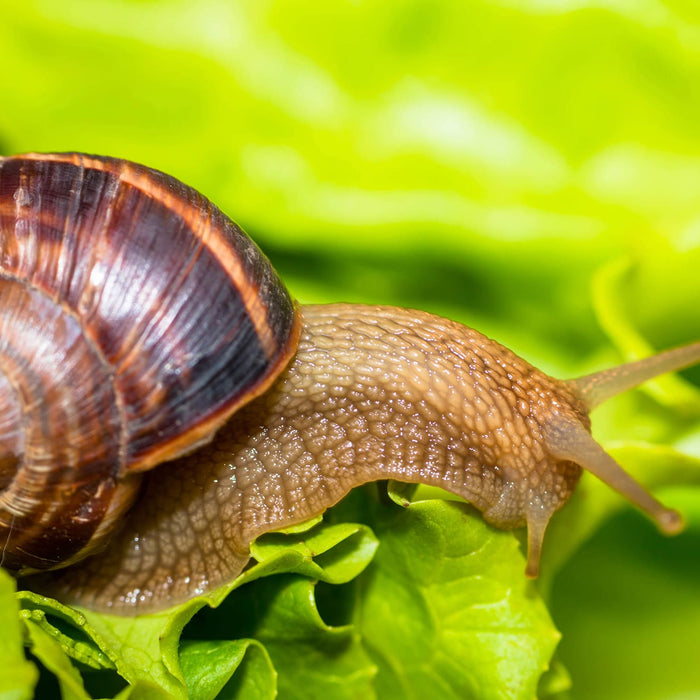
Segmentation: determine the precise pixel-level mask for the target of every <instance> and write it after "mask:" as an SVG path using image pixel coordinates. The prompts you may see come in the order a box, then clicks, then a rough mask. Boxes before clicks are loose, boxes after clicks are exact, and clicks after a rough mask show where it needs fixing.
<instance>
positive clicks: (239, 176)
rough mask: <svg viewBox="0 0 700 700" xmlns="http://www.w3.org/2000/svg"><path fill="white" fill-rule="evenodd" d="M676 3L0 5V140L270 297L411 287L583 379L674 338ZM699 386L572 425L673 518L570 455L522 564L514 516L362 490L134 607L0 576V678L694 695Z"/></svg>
mask: <svg viewBox="0 0 700 700" xmlns="http://www.w3.org/2000/svg"><path fill="white" fill-rule="evenodd" d="M698 20H700V15H699V14H698V12H697V9H696V7H695V5H694V4H693V3H692V2H687V1H683V0H656V1H652V0H648V1H641V0H640V2H636V3H631V2H629V1H627V0H611V1H609V2H605V3H601V2H595V1H594V0H561V1H556V2H555V1H554V0H523V2H513V1H512V0H466V1H464V2H458V1H451V0H435V1H428V0H382V2H379V1H378V0H368V1H367V2H354V1H351V0H334V1H333V2H324V3H319V2H316V1H314V0H262V1H260V2H258V1H257V0H256V1H253V0H250V1H248V0H244V1H243V2H238V1H237V0H198V2H196V3H194V2H188V1H187V0H62V2H60V3H59V2H54V1H53V0H27V1H25V2H14V3H11V2H5V3H3V7H2V22H0V57H1V58H2V76H3V79H2V85H3V99H2V109H0V153H11V152H21V151H26V150H37V151H48V150H80V151H87V152H93V153H104V154H109V155H117V156H123V157H127V158H131V159H133V160H137V161H140V162H144V163H147V164H149V165H152V166H154V167H158V168H160V169H162V170H164V171H166V172H169V173H172V174H173V175H176V176H178V177H180V178H181V179H183V180H184V181H186V182H188V183H189V184H192V185H193V186H195V187H197V188H198V189H200V190H201V191H202V192H204V193H205V194H207V195H208V196H209V197H211V198H212V199H213V200H214V201H215V202H217V203H218V204H219V205H220V206H221V207H222V208H223V209H224V210H225V211H227V212H228V213H230V214H231V215H232V216H233V218H234V219H236V220H237V221H239V222H240V223H241V224H242V225H243V226H244V227H245V228H246V229H247V230H249V231H250V232H251V233H252V234H253V235H254V237H255V238H256V240H258V242H259V243H260V245H261V247H262V248H263V249H264V250H265V251H266V252H267V253H268V254H269V256H270V257H271V259H272V260H273V262H274V263H275V265H276V267H277V268H278V269H279V270H280V272H281V274H282V276H283V277H284V278H285V279H286V281H287V282H288V284H289V287H290V289H291V290H292V292H293V293H294V295H295V296H296V297H297V298H299V299H300V300H301V301H304V302H312V301H313V302H323V301H333V300H348V301H366V302H373V303H396V304H401V305H406V306H414V307H420V308H424V309H427V310H430V311H433V312H436V313H440V314H443V315H447V316H450V317H452V318H455V319H457V320H461V321H464V322H466V323H468V324H469V325H472V326H475V327H477V328H479V329H480V330H482V331H484V332H486V333H487V334H489V335H491V336H493V337H496V338H497V339H498V340H500V341H502V342H503V343H505V344H506V345H508V346H510V347H512V348H513V349H514V350H515V351H516V352H519V353H520V354H522V355H523V356H525V357H526V358H527V359H528V360H530V361H532V362H533V363H534V364H536V365H538V366H540V367H542V369H544V370H546V371H550V372H551V373H553V374H556V375H559V376H569V375H575V374H582V373H585V372H589V371H593V370H595V369H598V368H601V367H604V366H607V365H611V364H615V363H617V362H619V361H620V360H622V359H628V358H631V357H635V356H639V355H643V354H647V353H650V352H652V351H653V350H654V349H657V348H662V347H666V346H669V345H672V344H676V343H681V342H684V341H690V340H694V339H697V338H698V337H700V315H699V314H698V306H697V300H698V299H699V298H700V275H698V274H697V270H698V269H699V268H700V223H699V222H700V197H698V183H700V131H698V128H697V125H698V123H700V93H699V92H698V91H697V89H696V86H697V85H698V82H699V81H700V52H698V50H697V49H698V45H699V43H700V39H699V37H700V33H699V32H698V24H697V23H698ZM698 384H700V370H698V369H695V370H690V371H688V372H685V373H684V375H683V376H682V377H681V376H675V377H667V378H663V379H662V380H659V381H656V382H653V383H650V384H649V386H647V387H645V388H644V389H643V390H641V391H635V392H630V393H629V394H628V395H626V396H623V397H620V398H619V399H616V400H615V401H613V402H611V403H610V404H609V405H605V406H603V407H601V408H600V409H599V410H597V411H596V413H595V414H594V416H593V419H594V433H595V435H596V437H598V438H599V439H600V440H601V441H602V442H603V443H604V444H605V445H606V447H608V448H609V449H610V450H611V452H613V453H614V454H615V456H616V457H617V458H618V460H619V461H620V462H621V463H622V464H623V465H625V467H627V468H629V469H630V471H632V472H633V473H634V474H635V475H637V476H638V478H639V479H640V480H642V481H643V482H645V483H647V484H649V485H650V486H652V487H653V488H654V489H655V490H656V491H658V493H659V495H660V496H661V497H663V499H664V500H665V501H667V502H668V503H669V504H670V505H673V506H675V507H678V508H679V509H681V510H682V511H683V513H684V514H685V516H686V518H687V520H688V523H689V527H688V530H687V532H686V533H684V534H683V535H681V536H680V537H678V538H676V539H674V540H672V541H671V540H669V541H667V540H664V539H663V538H661V536H659V535H658V534H657V533H656V532H655V531H654V530H653V528H651V527H650V526H649V524H648V523H647V521H646V520H644V518H642V517H641V516H639V515H638V514H636V513H632V512H631V511H630V509H629V507H628V506H626V505H625V504H624V503H623V502H622V500H621V499H620V498H619V497H618V496H617V495H615V494H614V493H612V492H611V491H610V490H609V489H607V488H606V487H604V486H602V485H601V484H599V483H598V482H596V481H595V479H593V478H588V477H586V476H584V479H583V480H582V483H581V486H580V488H579V489H578V491H577V493H576V494H575V496H574V498H573V499H572V501H571V503H570V504H569V505H568V506H567V507H566V508H565V509H564V510H562V512H561V513H560V514H558V515H557V517H556V518H555V519H554V521H553V523H552V527H551V531H550V532H549V533H548V537H547V540H546V542H545V552H544V562H543V572H542V577H541V579H540V580H539V581H538V582H537V583H536V584H526V583H525V582H524V579H523V577H522V570H523V559H522V555H521V548H520V547H519V540H518V539H517V537H518V535H513V534H512V533H506V532H498V531H495V530H493V529H492V528H489V527H487V526H486V525H484V523H483V521H482V519H481V518H480V516H479V515H478V514H475V513H474V512H473V511H472V510H470V509H468V508H467V507H465V506H463V505H459V506H457V505H454V504H449V503H448V504H445V503H443V502H441V501H432V500H427V496H426V493H428V492H426V491H424V490H421V489H419V490H418V492H417V494H416V495H414V496H412V498H413V499H414V500H413V502H412V504H411V505H409V506H408V507H406V508H401V507H400V506H399V505H397V504H396V503H393V502H391V500H390V499H387V498H376V497H375V491H374V490H373V489H371V488H368V489H363V490H361V491H359V492H358V493H356V494H353V495H352V497H351V498H350V499H349V500H348V501H346V502H344V503H341V504H340V505H339V506H338V507H336V508H335V509H333V510H332V511H330V512H329V513H328V514H327V517H326V518H325V519H324V521H323V522H322V523H315V524H310V525H309V526H308V527H307V528H305V529H304V528H302V529H297V530H296V531H293V532H287V533H286V534H280V535H278V534H275V535H270V536H266V537H265V538H261V539H260V540H259V541H258V542H257V543H256V545H255V547H254V550H253V551H254V555H255V557H256V560H257V562H258V563H257V564H256V565H255V566H253V567H252V568H251V569H250V570H248V571H247V572H246V573H245V575H244V576H242V577H240V579H239V580H237V581H236V582H233V583H232V584H231V585H229V586H227V587H226V588H225V589H223V590H221V591H217V592H216V593H215V594H213V595H212V596H210V597H209V598H208V599H207V600H206V601H204V600H202V601H194V602H191V603H188V604H186V605H184V606H180V607H179V608H177V609H175V610H174V611H169V612H167V613H164V614H161V615H153V616H145V617H142V618H137V619H133V620H132V619H120V618H114V617H110V616H104V615H95V614H93V613H88V612H86V611H76V610H69V609H66V608H65V607H63V606H61V605H59V604H57V603H55V602H54V601H51V600H47V599H43V598H41V597H39V596H35V595H33V594H28V593H20V594H19V599H18V598H16V597H15V594H14V592H13V589H12V582H11V581H10V580H9V579H8V577H7V576H4V575H0V616H1V617H2V622H3V626H4V630H5V634H4V635H3V638H2V640H1V641H0V647H1V648H2V652H3V654H2V658H3V659H4V660H5V663H3V667H2V668H3V670H1V671H0V697H3V698H4V697H7V698H29V697H31V695H32V692H33V689H34V688H36V689H37V690H36V693H37V695H38V696H39V697H53V696H55V695H56V694H57V693H59V692H60V693H61V694H62V697H63V698H80V699H82V698H89V697H119V698H122V699H126V698H129V699H130V700H134V699H136V698H159V697H162V698H184V697H187V696H189V697H192V698H214V697H219V698H237V697H238V698H241V697H245V698H272V697H274V696H275V693H276V692H279V696H280V697H283V698H287V697H291V698H294V697H299V698H302V697H303V698H313V697H323V698H329V699H331V698H336V697H338V698H345V697H348V698H349V697H363V698H372V697H377V698H382V699H383V698H392V697H401V698H404V697H416V698H417V697H428V696H436V697H437V696H439V697H445V698H450V697H455V698H456V697H460V698H462V697H474V698H517V697H533V695H534V694H535V693H537V695H538V696H539V697H541V698H545V697H563V696H565V695H566V696H568V697H570V698H572V699H573V700H576V699H581V700H584V699H585V698H598V697H615V698H621V699H624V698H636V699H639V700H655V699H660V698H667V697H670V696H672V695H675V696H680V695H681V694H683V695H684V696H687V697H691V696H693V695H697V694H698V693H700V677H699V675H698V665H697V664H696V663H695V662H694V657H693V656H692V653H693V650H697V648H700V633H698V631H697V630H698V628H699V627H700V625H699V624H698V622H699V621H700V597H699V596H698V595H697V581H698V579H699V578H700V576H699V574H700V564H698V561H700V560H699V559H698V556H697V552H698V544H699V541H698V528H699V527H700V515H699V514H700V490H699V489H698V484H699V483H700V393H699V391H700V390H698ZM431 493H432V492H431ZM392 495H393V498H394V499H395V500H396V501H397V502H399V503H409V502H411V499H410V498H408V497H407V495H406V492H405V490H402V489H400V488H397V489H394V490H393V491H392ZM415 499H418V500H415ZM0 574H2V572H0ZM243 584H245V585H243ZM17 600H19V607H18V603H17ZM207 603H209V604H212V605H217V606H219V607H217V608H216V609H215V610H211V609H210V608H209V607H208V606H207ZM545 605H546V606H547V607H545ZM550 615H551V616H552V618H553V620H554V623H553V622H552V620H551V619H550ZM555 626H556V629H555ZM557 629H558V630H559V632H560V633H561V635H562V641H561V643H560V645H559V648H558V650H557V651H556V653H555V652H554V648H555V646H556V645H557V640H558V638H559V634H558V632H557V631H556V630H557ZM23 642H24V644H25V646H26V648H27V649H28V650H29V653H30V659H31V660H30V661H25V656H24V652H23V650H22V643H23ZM553 654H555V656H554V658H552V655H553ZM547 667H549V670H548V671H546V672H545V669H546V668H547ZM39 668H41V669H42V674H41V676H40V677H38V674H37V669H39ZM543 673H544V675H543ZM38 678H39V680H37V679H38ZM37 683H38V685H36V684H37ZM570 686H571V687H570Z"/></svg>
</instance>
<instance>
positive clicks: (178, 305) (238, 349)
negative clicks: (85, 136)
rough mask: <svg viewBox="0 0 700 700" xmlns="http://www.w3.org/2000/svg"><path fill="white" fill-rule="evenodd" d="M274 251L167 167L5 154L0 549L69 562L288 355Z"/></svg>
mask: <svg viewBox="0 0 700 700" xmlns="http://www.w3.org/2000/svg"><path fill="white" fill-rule="evenodd" d="M298 326H299V322H298V318H297V314H296V312H295V309H294V305H293V302H292V301H291V299H290V297H289V295H288V294H287V292H286V290H285V288H284V286H283V285H282V283H281V282H280V280H279V279H278V277H277V276H276V274H275V272H274V270H273V269H272V267H271V266H270V264H269V262H268V260H267V259H266V258H265V257H264V256H263V255H262V253H261V252H260V251H259V249H258V248H257V247H256V246H255V244H254V243H252V242H251V241H250V239H249V238H248V237H247V236H245V234H243V233H242V231H241V230H240V229H239V228H238V227H237V226H236V225H235V224H234V223H233V222H232V221H230V220H229V219H228V218H227V217H226V216H225V215H224V214H222V213H221V211H219V209H217V208H216V207H215V206H214V205H213V204H211V202H209V201H208V200H206V199H205V198H204V197H202V196H201V195H200V194H198V193H197V192H195V191H194V190H193V189H191V188H190V187H187V186H186V185H183V184H182V183H181V182H179V181H177V180H175V179H174V178H172V177H169V176H167V175H164V174H163V173H160V172H157V171H155V170H150V169H148V168H145V167H142V166H139V165H135V164H133V163H129V162H125V161H123V160H117V159H112V158H101V157H93V156H86V155H79V154H73V153H69V154H50V155H44V154H41V155H34V154H30V155H23V156H16V157H11V158H0V489H1V491H0V542H2V543H3V550H2V556H1V559H0V563H1V564H2V566H4V567H5V568H8V569H11V570H16V571H21V572H23V571H29V570H41V569H50V568H54V567H58V566H64V565H66V564H67V563H71V562H73V561H75V560H77V559H80V558H82V557H83V556H85V554H86V553H89V552H90V551H91V550H93V549H94V548H95V547H97V546H98V545H99V544H100V543H101V542H102V541H103V539H104V536H105V535H106V534H107V532H108V531H109V529H110V525H111V524H112V522H113V521H114V520H115V519H116V518H118V517H119V515H120V514H121V513H123V512H124V510H125V508H126V507H128V505H129V504H130V503H131V501H132V499H133V496H134V494H135V490H136V486H137V483H138V481H139V477H138V475H137V473H138V472H141V471H143V470H145V469H147V468H150V467H152V466H153V465H155V464H157V463H159V462H162V461H164V460H168V459H172V458H173V457H176V456H178V455H181V454H183V453H185V452H187V451H190V450H191V449H193V448H194V447H195V446H197V445H198V444H201V443H203V442H206V441H208V440H209V438H210V437H211V435H212V434H213V432H214V431H215V430H216V429H217V428H218V427H219V426H220V425H221V424H222V423H223V422H224V421H225V420H226V419H227V418H228V417H229V416H230V415H231V414H232V413H233V412H234V411H235V410H236V409H237V408H238V407H240V406H241V405H242V404H244V403H246V402H247V401H249V400H250V399H251V398H253V397H254V396H257V395H258V394H260V393H261V392H262V391H264V390H265V389H266V388H267V387H268V386H269V384H270V383H271V382H272V381H273V379H274V378H275V376H276V375H277V374H278V373H279V371H281V369H282V368H283V367H284V365H285V364H286V363H287V361H288V360H289V358H290V356H291V354H292V353H293V351H294V347H295V344H296V340H297V338H298Z"/></svg>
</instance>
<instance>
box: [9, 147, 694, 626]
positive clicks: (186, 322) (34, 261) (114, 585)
mask: <svg viewBox="0 0 700 700" xmlns="http://www.w3.org/2000/svg"><path fill="white" fill-rule="evenodd" d="M698 360H700V343H694V344H691V345H687V346H684V347H681V348H676V349H673V350H669V351H666V352H664V353H661V354H659V355H657V356H654V357H651V358H647V359H644V360H641V361H638V362H633V363H630V364H626V365H622V366H620V367H617V368H613V369H610V370H606V371H602V372H600V373H597V374H593V375H590V376H586V377H582V378H579V379H574V380H569V381H560V380H557V379H554V378H552V377H549V376H547V375H546V374H544V373H543V372H540V371H539V370H537V369H535V368H534V367H532V366H531V365H530V364H528V363H527V362H526V361H525V360H523V359H521V358H519V357H518V356H516V355H515V354H514V353H512V352H511V351H509V350H508V349H506V348H505V347H503V346H502V345H500V344H498V343H497V342H495V341H493V340H490V339H488V338H486V337H485V336H483V335H482V334H480V333H478V332H477V331H475V330H472V329H470V328H468V327H466V326H464V325H461V324H459V323H456V322H453V321H450V320H447V319H444V318H440V317H438V316H434V315H431V314H429V313H425V312H421V311H414V310H408V309H402V308H393V307H387V306H363V305H351V304H330V305H323V306H298V305H297V304H295V303H294V302H293V300H292V299H291V297H290V295H289V293H288V292H287V291H286V289H285V287H284V285H283V284H282V282H281V281H280V279H279V278H278V277H277V275H276V273H275V272H274V270H273V268H272V267H271V265H270V263H269V261H268V260H267V258H265V257H264V255H263V254H262V253H261V252H260V250H259V249H258V248H257V247H256V245H255V244H254V243H253V242H252V241H251V240H250V239H249V238H248V237H247V236H246V235H245V234H244V233H243V232H242V231H241V229H240V228H238V226H237V225H236V224H234V223H233V222H232V221H231V220H230V219H228V217H226V216H225V215H224V214H223V213H222V212H221V211H220V210H219V209H217V208H216V207H215V206H214V205H213V204H212V203H210V202H209V201H208V200H207V199H205V198H204V197H203V196H202V195H200V194H198V193H197V192H196V191H195V190H193V189H192V188H190V187H188V186H186V185H184V184H182V183H181V182H179V181H177V180H176V179H174V178H172V177H169V176H167V175H165V174H163V173H161V172H158V171H155V170H151V169H148V168H146V167H143V166H140V165H137V164H134V163H131V162H128V161H124V160H118V159H114V158H106V157H96V156H88V155H82V154H75V153H68V154H27V155H22V156H14V157H8V158H0V544H1V546H2V554H1V555H0V564H1V565H2V566H3V567H4V568H6V569H8V570H10V571H13V572H16V574H17V575H26V574H37V572H47V571H51V573H50V574H46V573H44V574H40V576H39V577H38V579H37V580H38V581H42V583H41V585H42V586H46V585H47V584H46V583H45V582H46V581H47V580H48V581H49V582H50V592H51V594H52V595H54V596H55V597H57V598H58V599H59V600H62V601H64V602H67V603H72V604H78V605H82V606H85V607H88V608H93V609H97V610H102V611H111V612H114V613H117V614H124V615H133V614H141V613H147V612H153V611H157V610H160V609H163V608H167V607H169V606H172V605H175V604H177V603H179V602H182V601H184V600H187V599H189V598H191V597H194V596H197V595H199V594H202V593H205V592H207V591H209V590H211V589H213V588H214V587H216V586H219V585H221V584H222V583H224V582H226V581H228V580H232V579H233V578H234V577H235V576H236V575H238V574H239V573H240V572H241V571H242V570H243V568H244V567H245V566H246V564H247V563H248V561H249V545H250V543H251V542H252V541H253V540H254V539H255V538H256V537H258V536H260V535H261V534H263V533H266V532H268V531H273V530H278V529H281V528H284V527H286V526H289V525H291V524H294V523H298V522H301V521H304V520H308V519H309V518H311V517H313V516H316V515H318V514H320V513H322V512H323V511H324V510H325V509H327V508H328V507H330V506H331V505H333V504H335V503H336V502H337V501H339V500H340V499H341V498H342V497H343V496H344V495H345V494H346V493H347V492H348V491H349V490H350V489H352V488H354V487H355V486H358V485H360V484H363V483H365V482H369V481H374V480H379V479H387V478H390V479H395V480H398V481H404V482H413V483H416V482H420V483H426V484H432V485H436V486H440V487H442V488H444V489H446V490H447V491H450V492H453V493H455V494H457V495H459V496H462V497H464V498H465V499H466V500H467V501H469V502H470V503H471V504H472V505H474V506H475V507H476V508H478V509H479V510H480V511H481V512H482V514H483V517H484V518H485V519H486V520H487V521H488V522H489V523H491V524H493V525H494V526H497V527H500V528H519V527H522V526H524V525H526V526H527V531H528V537H527V548H528V553H527V569H526V573H527V575H528V576H531V577H534V576H536V575H537V573H538V566H539V560H540V551H541V545H542V540H543V537H544V533H545V529H546V527H547V524H548V522H549V521H550V518H551V517H552V515H553V514H554V513H555V512H556V511H557V510H558V509H559V508H561V507H562V506H563V505H564V504H565V503H566V501H567V500H568V499H569V497H570V495H571V493H572V491H573V490H574V488H575V486H576V484H577V482H578V480H579V476H580V474H581V471H582V469H586V470H588V471H590V472H592V473H593V474H595V475H596V476H598V477H599V478H600V479H602V480H603V481H605V482H607V483H608V484H610V485H611V486H612V487H613V488H615V489H616V490H618V491H619V492H620V493H621V494H623V495H624V496H626V497H627V498H628V499H629V500H630V501H632V502H633V503H634V504H636V505H637V506H638V507H639V508H641V509H642V510H643V511H645V512H646V513H647V514H648V515H649V516H651V518H653V519H654V520H655V521H656V523H657V524H658V526H659V528H660V529H661V530H662V531H663V532H665V533H669V534H670V533H675V532H677V531H678V530H679V529H680V528H681V526H682V520H681V518H680V516H679V514H678V513H677V512H675V511H674V510H671V509H667V508H665V507H664V506H663V505H662V504H661V503H659V502H658V501H657V500H656V499H655V498H654V497H653V496H652V495H650V494H649V493H648V492H647V491H646V490H644V488H643V487H642V486H641V485H639V484H638V483H637V482H636V481H635V480H634V479H633V478H632V477H631V476H629V475H628V474H627V473H626V472H625V471H623V469H622V468H621V467H620V466H619V465H618V464H617V463H616V462H615V461H614V460H613V458H612V457H610V456H609V455H608V454H607V453H606V452H605V451H604V450H603V448H602V447H601V446H600V445H599V444H598V443H597V442H596V441H595V440H594V439H593V437H592V436H591V432H590V428H591V426H590V420H589V412H590V411H591V409H593V408H594V407H595V406H597V405H598V404H599V403H600V402H602V401H604V400H605V399H607V398H608V397H610V396H612V395H615V394H617V393H619V392H621V391H624V390H626V389H628V388H630V387H632V386H635V385H637V384H639V383H640V382H643V381H645V380H646V379H649V378H650V377H652V376H656V375H657V374H660V373H664V372H668V371H671V370H675V369H679V368H682V367H684V366H687V365H690V364H692V363H695V362H697V361H698ZM54 570H55V571H54ZM28 580H31V579H28Z"/></svg>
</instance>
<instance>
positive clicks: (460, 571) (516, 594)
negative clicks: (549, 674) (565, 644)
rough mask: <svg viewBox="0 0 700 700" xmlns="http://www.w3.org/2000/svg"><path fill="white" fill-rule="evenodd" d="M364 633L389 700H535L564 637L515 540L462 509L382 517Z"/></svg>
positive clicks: (428, 506) (451, 506) (360, 622)
mask: <svg viewBox="0 0 700 700" xmlns="http://www.w3.org/2000/svg"><path fill="white" fill-rule="evenodd" d="M373 529H374V530H375V532H376V533H377V534H378V536H379V538H380V541H381V547H380V548H379V551H378V552H377V556H376V558H375V560H374V561H373V563H372V566H371V567H370V569H369V570H368V572H367V574H366V575H364V576H363V578H362V584H363V587H362V595H361V597H360V602H359V604H358V613H357V616H356V624H357V626H358V630H359V632H360V633H361V635H362V638H363V640H364V642H365V645H366V646H367V648H368V650H369V651H370V654H371V656H372V658H373V660H374V661H375V663H376V664H377V666H378V668H379V673H378V676H377V683H376V688H377V691H378V696H379V697H381V698H393V697H395V698H423V697H428V696H429V695H430V694H433V695H438V696H439V697H441V698H483V699H486V698H531V697H533V696H534V694H535V689H536V688H537V683H538V680H539V678H540V676H541V674H542V673H543V672H544V671H545V670H546V669H547V667H548V665H549V661H550V659H551V657H552V653H553V651H554V648H555V646H556V644H557V642H558V639H559V634H558V633H557V631H556V630H555V628H554V626H553V624H552V622H551V620H550V618H549V615H548V613H547V610H546V608H545V606H544V604H543V603H542V601H541V600H540V598H539V597H538V596H537V595H536V593H535V591H534V589H533V587H532V585H531V584H530V583H528V582H526V580H525V579H524V578H523V575H522V572H523V569H524V566H525V562H524V559H523V557H522V555H521V554H520V552H519V549H518V543H517V540H516V539H515V538H514V537H513V535H512V534H511V533H507V532H503V531H497V530H494V529H493V528H491V527H489V526H488V525H486V524H485V523H484V521H483V519H482V518H481V517H480V516H479V515H477V514H474V513H473V511H471V510H469V509H466V508H465V507H464V506H462V505H459V504H455V503H447V502H443V501H423V502H416V503H413V504H411V505H410V506H409V507H408V508H405V509H402V510H401V511H396V510H395V509H392V510H389V511H387V509H377V510H376V511H375V512H374V518H373Z"/></svg>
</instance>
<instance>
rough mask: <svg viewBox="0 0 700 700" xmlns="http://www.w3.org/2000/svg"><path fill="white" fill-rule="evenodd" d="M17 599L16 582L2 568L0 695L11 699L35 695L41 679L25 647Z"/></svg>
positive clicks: (0, 571) (0, 595) (0, 577)
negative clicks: (27, 656) (29, 659)
mask: <svg viewBox="0 0 700 700" xmlns="http://www.w3.org/2000/svg"><path fill="white" fill-rule="evenodd" d="M18 613H19V605H18V603H17V600H16V599H15V583H14V581H13V579H12V578H11V577H10V575H9V574H7V573H6V572H5V571H2V570H0V623H1V624H2V630H3V634H2V635H0V658H1V659H2V664H0V697H2V698H3V699H4V698H7V700H25V699H26V698H31V697H32V692H33V688H34V685H35V684H36V681H37V677H38V674H37V670H36V667H35V666H34V664H32V663H30V662H29V661H27V659H26V658H25V656H24V650H23V648H22V629H21V626H20V625H21V623H20V619H19V616H18Z"/></svg>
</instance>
